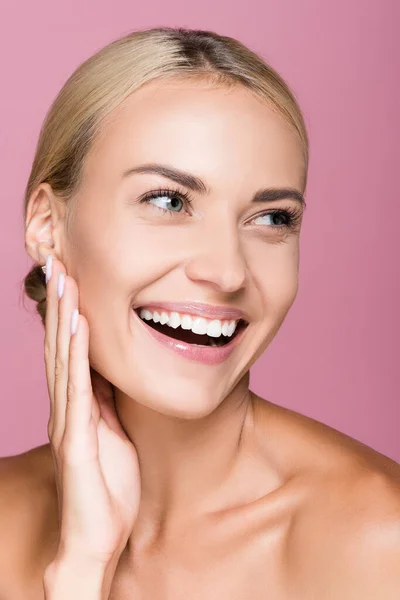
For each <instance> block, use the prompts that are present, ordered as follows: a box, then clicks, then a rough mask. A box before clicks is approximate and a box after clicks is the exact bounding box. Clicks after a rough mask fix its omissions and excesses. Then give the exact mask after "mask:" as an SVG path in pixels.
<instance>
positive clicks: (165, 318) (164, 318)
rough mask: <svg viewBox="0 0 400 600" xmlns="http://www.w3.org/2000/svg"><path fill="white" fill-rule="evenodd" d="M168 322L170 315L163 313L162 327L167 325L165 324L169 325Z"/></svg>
mask: <svg viewBox="0 0 400 600" xmlns="http://www.w3.org/2000/svg"><path fill="white" fill-rule="evenodd" d="M167 321H168V313H166V312H162V313H161V318H160V323H161V325H165V323H167Z"/></svg>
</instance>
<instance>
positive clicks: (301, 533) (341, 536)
mask: <svg viewBox="0 0 400 600" xmlns="http://www.w3.org/2000/svg"><path fill="white" fill-rule="evenodd" d="M264 402H266V401H263V400H262V399H260V401H257V402H256V406H258V410H259V411H260V415H261V418H260V422H261V423H264V428H265V430H266V431H268V432H269V433H268V435H269V438H268V441H266V443H267V444H268V447H269V451H270V452H275V453H276V456H277V457H278V458H277V460H278V463H279V461H281V463H282V466H283V468H284V469H285V468H286V469H288V474H287V476H288V478H292V479H294V480H297V481H298V489H301V490H302V494H301V495H300V496H299V497H301V502H299V503H298V506H297V510H296V511H295V512H294V514H293V517H292V520H291V526H290V536H289V537H288V540H287V569H288V573H290V577H289V579H290V582H291V585H293V594H294V597H301V596H300V595H299V596H296V593H299V591H300V590H304V595H305V597H308V595H310V594H311V596H312V593H314V594H315V597H319V598H321V599H323V598H325V597H329V598H332V599H333V598H335V599H336V598H346V600H352V599H353V598H354V600H355V599H356V598H357V599H359V598H363V600H369V599H371V600H372V599H376V598H385V600H395V599H397V598H399V597H400V465H399V464H398V463H396V462H395V461H393V460H391V459H390V458H388V457H387V456H384V455H383V454H380V453H379V452H377V451H375V450H373V449H372V448H370V447H368V446H366V445H364V444H362V443H361V442H359V441H357V440H355V439H353V438H351V437H349V436H347V435H345V434H343V433H341V432H339V431H337V430H335V429H333V428H331V427H329V426H327V425H324V424H322V423H319V422H318V421H315V420H313V419H310V418H308V417H305V416H303V415H301V414H299V413H296V412H294V411H290V410H287V409H285V408H282V407H279V406H277V405H274V404H271V403H269V402H266V404H263V403H264ZM262 430H263V428H261V431H262ZM266 439H267V438H266ZM287 465H289V466H287ZM289 470H290V471H291V472H289ZM296 590H297V592H296ZM328 590H329V592H328ZM306 592H307V593H306ZM327 593H328V595H327ZM307 594H308V595H307ZM312 597H314V596H312Z"/></svg>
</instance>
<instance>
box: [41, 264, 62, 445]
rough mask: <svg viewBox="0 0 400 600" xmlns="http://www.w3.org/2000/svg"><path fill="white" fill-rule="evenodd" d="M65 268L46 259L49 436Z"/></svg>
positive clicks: (45, 355) (45, 337)
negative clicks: (59, 291) (61, 279)
mask: <svg viewBox="0 0 400 600" xmlns="http://www.w3.org/2000/svg"><path fill="white" fill-rule="evenodd" d="M62 270H64V269H63V265H62V264H61V263H60V262H59V261H57V260H56V259H54V258H53V259H52V260H51V259H48V260H47V261H46V277H47V278H48V281H47V284H46V317H45V336H44V359H45V366H46V380H47V389H48V393H49V399H50V418H49V425H48V432H49V436H51V435H52V430H53V422H54V382H55V373H54V365H55V359H56V340H57V329H58V297H57V278H58V274H59V273H60V271H62Z"/></svg>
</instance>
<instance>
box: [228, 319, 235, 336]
mask: <svg viewBox="0 0 400 600" xmlns="http://www.w3.org/2000/svg"><path fill="white" fill-rule="evenodd" d="M235 329H236V321H231V322H230V324H229V326H228V333H227V335H228V336H229V337H231V335H233V332H234V331H235Z"/></svg>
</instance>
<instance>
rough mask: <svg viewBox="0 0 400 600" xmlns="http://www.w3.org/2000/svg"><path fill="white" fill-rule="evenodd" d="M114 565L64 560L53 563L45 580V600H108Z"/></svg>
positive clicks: (46, 572) (46, 573) (47, 571)
mask: <svg viewBox="0 0 400 600" xmlns="http://www.w3.org/2000/svg"><path fill="white" fill-rule="evenodd" d="M114 572H115V566H114V565H108V566H104V565H100V564H96V563H85V562H83V561H75V560H74V561H72V560H63V561H59V562H57V561H56V562H54V563H51V564H50V565H49V566H48V567H47V569H46V571H45V575H44V578H43V587H44V597H45V600H71V599H72V598H74V599H75V598H84V600H108V597H109V594H110V589H111V583H112V579H113V577H114Z"/></svg>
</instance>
